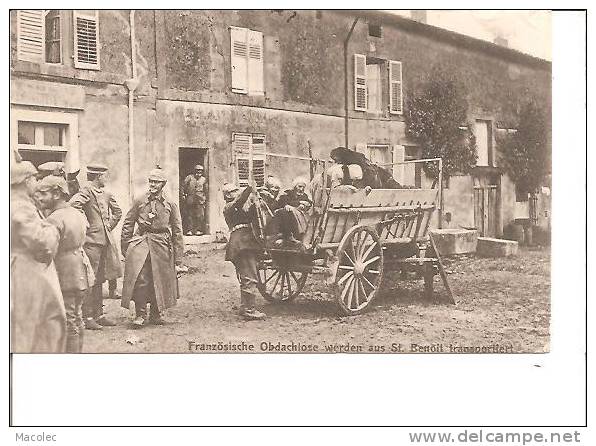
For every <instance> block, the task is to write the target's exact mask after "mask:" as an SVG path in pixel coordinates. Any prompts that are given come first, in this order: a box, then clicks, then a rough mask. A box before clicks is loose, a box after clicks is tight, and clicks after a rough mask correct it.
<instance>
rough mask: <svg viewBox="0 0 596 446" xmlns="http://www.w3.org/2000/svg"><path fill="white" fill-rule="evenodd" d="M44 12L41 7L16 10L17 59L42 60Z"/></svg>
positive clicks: (44, 32)
mask: <svg viewBox="0 0 596 446" xmlns="http://www.w3.org/2000/svg"><path fill="white" fill-rule="evenodd" d="M45 35H46V31H45V13H44V11H43V10H41V9H23V10H19V11H17V59H19V60H27V61H29V62H43V61H44V60H45V59H44V56H45Z"/></svg>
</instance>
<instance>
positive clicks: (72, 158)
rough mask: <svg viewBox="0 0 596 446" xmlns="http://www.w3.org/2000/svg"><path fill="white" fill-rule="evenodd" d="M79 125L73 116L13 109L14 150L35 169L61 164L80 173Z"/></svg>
mask: <svg viewBox="0 0 596 446" xmlns="http://www.w3.org/2000/svg"><path fill="white" fill-rule="evenodd" d="M77 125H78V122H77V115H76V114H74V113H61V112H45V111H38V110H28V109H18V108H15V109H11V148H12V149H13V150H16V149H18V151H19V153H20V154H21V157H22V158H23V159H24V160H26V161H30V162H31V163H33V165H34V166H35V167H37V166H39V165H40V164H43V163H45V162H48V161H62V162H65V164H66V170H67V171H68V172H73V171H75V170H77V169H79V153H78V126H77Z"/></svg>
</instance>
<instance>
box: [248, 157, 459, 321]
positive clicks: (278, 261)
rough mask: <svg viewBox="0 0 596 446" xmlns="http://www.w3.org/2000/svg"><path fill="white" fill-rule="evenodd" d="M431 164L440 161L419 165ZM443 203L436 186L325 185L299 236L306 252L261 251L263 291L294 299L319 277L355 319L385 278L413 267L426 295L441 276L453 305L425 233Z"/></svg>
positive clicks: (281, 299) (437, 256)
mask: <svg viewBox="0 0 596 446" xmlns="http://www.w3.org/2000/svg"><path fill="white" fill-rule="evenodd" d="M286 156H287V155H286ZM429 161H437V160H436V159H435V160H417V161H416V162H429ZM439 163H440V160H439ZM323 184H324V183H323ZM316 195H317V194H316ZM440 198H441V181H438V187H437V188H433V189H373V190H371V191H368V192H367V191H365V190H357V191H355V192H354V191H353V190H350V189H348V188H345V187H339V188H335V189H329V188H326V187H322V188H321V189H320V190H319V191H318V197H317V196H316V197H315V200H314V201H315V206H314V213H313V215H312V216H311V218H310V220H309V226H308V230H307V232H306V235H305V237H304V239H303V243H304V246H305V249H302V250H297V249H295V248H283V247H281V248H274V247H266V250H265V256H264V258H263V259H262V260H261V261H260V262H259V284H258V285H259V290H260V292H261V294H262V295H263V297H264V298H265V299H267V300H268V301H279V302H287V301H291V300H292V299H294V298H295V297H296V296H297V295H298V294H299V293H300V292H301V290H302V288H303V287H304V285H305V283H306V280H307V277H308V275H309V274H310V275H315V276H321V275H322V276H323V278H324V279H325V280H326V282H327V284H328V285H329V287H330V289H331V290H332V293H333V295H334V296H335V300H336V301H337V303H338V304H339V308H340V310H341V312H342V313H343V314H345V315H355V314H359V313H361V312H363V311H365V310H366V309H367V308H369V307H370V305H371V303H372V302H373V300H374V298H375V296H376V295H377V294H378V290H379V287H380V286H381V283H382V281H383V277H384V276H385V275H387V274H388V273H390V272H397V271H402V270H404V269H405V268H409V269H412V268H414V269H417V270H418V272H419V275H420V276H422V277H423V278H424V284H425V285H424V287H425V296H426V298H428V299H430V298H431V297H432V295H433V277H434V275H435V274H436V273H437V272H439V273H440V275H441V278H442V280H443V283H444V285H445V288H446V290H447V294H448V299H449V301H450V302H451V303H455V301H454V299H453V296H452V294H451V289H450V287H449V284H448V283H447V276H446V274H445V271H444V269H443V265H442V262H441V259H440V254H439V253H438V251H437V250H436V249H435V248H434V242H433V240H432V237H431V234H430V229H431V228H432V227H433V226H434V227H436V226H437V225H438V218H435V217H436V215H434V214H435V211H436V209H437V206H438V204H439V201H440Z"/></svg>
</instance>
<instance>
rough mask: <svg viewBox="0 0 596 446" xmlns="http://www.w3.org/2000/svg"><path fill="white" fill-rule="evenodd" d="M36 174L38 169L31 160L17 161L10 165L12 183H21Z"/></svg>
mask: <svg viewBox="0 0 596 446" xmlns="http://www.w3.org/2000/svg"><path fill="white" fill-rule="evenodd" d="M36 174H37V169H36V168H35V166H34V165H33V164H31V163H30V162H29V161H15V162H13V163H12V164H11V165H10V185H11V186H12V185H15V184H21V183H23V182H24V181H25V180H26V179H27V178H29V177H32V176H35V175H36Z"/></svg>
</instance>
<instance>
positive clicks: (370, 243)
mask: <svg viewBox="0 0 596 446" xmlns="http://www.w3.org/2000/svg"><path fill="white" fill-rule="evenodd" d="M337 258H338V261H339V264H338V267H337V273H336V275H335V285H336V286H337V290H336V292H337V301H338V302H339V305H340V307H341V309H342V311H343V312H344V313H345V314H346V315H354V314H358V313H360V312H362V311H363V310H364V309H366V307H368V306H369V305H370V303H371V302H372V301H373V299H374V297H375V295H376V294H377V290H378V289H379V286H380V284H381V280H382V278H383V248H382V246H381V241H380V240H379V236H378V235H377V233H376V231H375V230H374V229H372V228H369V227H366V226H355V227H353V228H352V229H350V230H349V231H348V232H347V233H346V234H345V235H344V237H343V239H342V241H341V243H340V244H339V248H338V249H337Z"/></svg>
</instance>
